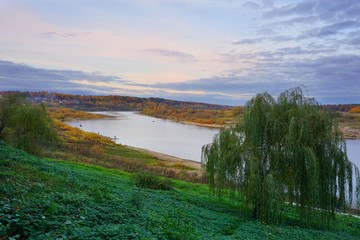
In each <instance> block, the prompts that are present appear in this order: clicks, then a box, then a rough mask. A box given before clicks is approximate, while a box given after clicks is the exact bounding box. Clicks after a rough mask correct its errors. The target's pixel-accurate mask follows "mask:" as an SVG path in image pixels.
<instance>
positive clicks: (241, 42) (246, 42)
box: [231, 38, 266, 45]
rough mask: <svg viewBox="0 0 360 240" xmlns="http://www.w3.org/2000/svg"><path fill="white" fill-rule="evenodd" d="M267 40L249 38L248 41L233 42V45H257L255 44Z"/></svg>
mask: <svg viewBox="0 0 360 240" xmlns="http://www.w3.org/2000/svg"><path fill="white" fill-rule="evenodd" d="M265 39H266V38H248V39H241V40H239V41H237V42H233V43H231V44H233V45H242V44H255V43H260V42H262V41H264V40H265Z"/></svg>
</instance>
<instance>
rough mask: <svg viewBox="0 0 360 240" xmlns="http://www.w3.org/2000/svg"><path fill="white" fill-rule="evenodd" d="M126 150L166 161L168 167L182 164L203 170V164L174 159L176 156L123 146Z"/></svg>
mask: <svg viewBox="0 0 360 240" xmlns="http://www.w3.org/2000/svg"><path fill="white" fill-rule="evenodd" d="M123 146H124V147H125V148H127V149H131V150H134V151H137V152H141V153H145V154H147V155H150V156H152V157H154V158H156V159H159V160H161V161H164V163H165V164H166V165H167V166H172V165H174V164H176V163H181V164H184V165H185V166H188V167H190V168H196V169H197V170H201V163H200V162H196V161H193V160H188V159H183V158H178V157H174V156H170V155H167V154H163V153H159V152H154V151H151V150H148V149H144V148H139V147H133V146H127V145H123Z"/></svg>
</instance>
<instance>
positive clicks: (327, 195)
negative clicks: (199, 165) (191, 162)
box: [202, 87, 359, 225]
mask: <svg viewBox="0 0 360 240" xmlns="http://www.w3.org/2000/svg"><path fill="white" fill-rule="evenodd" d="M202 161H203V164H204V167H205V171H206V173H207V174H208V181H209V185H210V187H211V188H212V189H216V192H217V193H218V194H219V195H220V196H221V195H222V192H223V191H224V190H225V189H232V190H233V191H239V192H240V194H241V196H242V198H241V200H242V201H245V203H247V205H248V206H249V207H251V208H252V209H253V217H256V218H259V219H262V220H265V221H268V222H279V221H280V220H281V217H282V215H283V211H284V207H285V204H286V203H285V202H289V203H290V204H293V203H295V204H296V206H297V209H298V211H299V213H300V216H301V219H302V220H303V221H305V222H307V223H311V222H317V221H319V222H321V223H324V224H326V225H329V224H330V221H332V220H334V219H335V208H336V197H337V195H338V196H339V199H340V204H341V205H342V207H346V205H345V203H346V199H345V196H346V190H348V195H349V196H350V199H349V200H350V203H351V200H352V196H353V184H352V176H353V168H355V169H356V166H354V165H353V164H352V163H351V162H350V161H349V160H348V158H347V155H346V146H345V141H344V139H343V136H342V134H341V132H340V131H339V128H338V124H337V121H336V118H335V116H334V115H333V114H332V113H331V112H329V111H326V110H323V109H322V108H321V106H320V105H319V104H318V102H316V101H315V100H314V99H312V98H306V97H304V95H303V92H302V89H301V88H300V87H298V88H295V89H293V90H288V91H285V92H283V93H282V94H281V95H280V96H279V98H278V100H277V101H275V100H274V99H273V98H272V97H271V96H270V95H269V94H268V93H263V94H258V95H257V96H256V97H254V98H253V99H252V100H250V101H249V102H248V103H247V105H246V112H245V114H244V117H243V118H242V119H240V120H239V122H237V124H236V125H235V126H232V127H229V128H224V129H222V130H221V131H220V133H219V134H218V135H217V136H216V137H215V138H214V141H213V143H212V144H209V145H206V146H204V147H203V158H202ZM355 172H356V175H357V179H359V174H358V171H357V169H356V171H355ZM358 181H359V180H358ZM358 190H359V188H358ZM357 198H358V199H359V192H357ZM319 209H320V210H319Z"/></svg>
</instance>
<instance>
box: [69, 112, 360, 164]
mask: <svg viewBox="0 0 360 240" xmlns="http://www.w3.org/2000/svg"><path fill="white" fill-rule="evenodd" d="M95 113H99V114H104V115H111V116H116V118H105V119H91V120H84V121H80V120H74V121H71V122H67V123H68V124H69V125H71V126H73V127H79V128H81V129H83V130H84V131H86V132H95V133H99V134H101V135H104V136H108V137H111V138H114V137H115V136H116V142H117V143H121V144H125V145H129V146H134V147H139V148H145V149H148V150H151V151H155V152H160V153H165V154H168V155H171V156H175V157H179V158H185V159H190V160H194V161H200V160H201V147H202V146H203V145H205V144H208V143H211V142H212V140H213V137H214V135H215V134H216V133H218V132H219V130H218V129H212V128H205V127H199V126H194V125H189V124H183V123H180V122H176V121H173V120H166V119H159V118H154V117H150V116H146V115H142V114H140V113H138V112H113V111H109V112H95ZM80 125H81V127H80ZM346 145H347V151H348V157H349V159H350V161H352V162H353V163H354V164H355V165H357V166H358V167H359V168H360V139H356V140H346Z"/></svg>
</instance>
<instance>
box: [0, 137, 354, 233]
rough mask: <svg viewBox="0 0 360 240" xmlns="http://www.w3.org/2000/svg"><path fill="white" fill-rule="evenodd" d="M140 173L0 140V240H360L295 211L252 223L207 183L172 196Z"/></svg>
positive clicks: (349, 221) (179, 185)
mask: <svg viewBox="0 0 360 240" xmlns="http://www.w3.org/2000/svg"><path fill="white" fill-rule="evenodd" d="M134 176H135V175H134V174H132V173H127V172H124V171H121V170H114V169H107V168H103V167H100V166H93V165H88V164H84V163H77V162H68V161H59V160H51V159H40V158H36V157H33V156H31V155H29V154H27V153H25V152H23V151H19V150H16V149H13V148H10V147H8V146H6V145H5V144H4V143H3V142H0V239H359V238H360V221H359V219H357V218H354V217H351V216H339V217H338V218H337V225H336V226H331V227H330V228H329V229H323V228H321V227H320V226H312V227H305V226H303V224H302V223H301V222H299V220H298V217H297V216H296V214H294V213H293V211H292V209H289V210H288V211H287V212H286V215H285V217H284V221H283V223H281V224H279V225H269V224H265V223H262V222H259V221H256V220H254V219H252V218H250V217H249V214H248V213H247V211H246V209H245V208H243V207H241V205H240V204H239V203H238V202H237V201H234V200H232V199H230V198H228V199H224V200H223V201H219V199H218V198H216V197H212V196H210V195H209V190H208V188H207V187H206V186H205V185H202V184H193V183H189V182H183V181H180V180H171V181H172V184H173V190H167V191H164V190H153V189H148V188H139V187H137V186H135V185H134V182H133V181H132V179H133V177H134Z"/></svg>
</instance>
